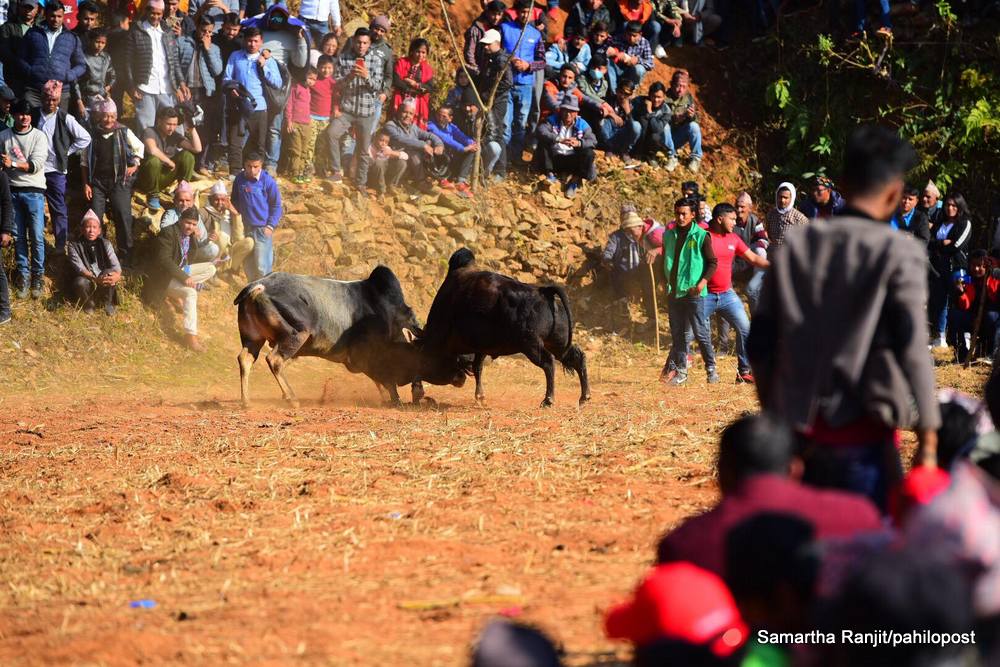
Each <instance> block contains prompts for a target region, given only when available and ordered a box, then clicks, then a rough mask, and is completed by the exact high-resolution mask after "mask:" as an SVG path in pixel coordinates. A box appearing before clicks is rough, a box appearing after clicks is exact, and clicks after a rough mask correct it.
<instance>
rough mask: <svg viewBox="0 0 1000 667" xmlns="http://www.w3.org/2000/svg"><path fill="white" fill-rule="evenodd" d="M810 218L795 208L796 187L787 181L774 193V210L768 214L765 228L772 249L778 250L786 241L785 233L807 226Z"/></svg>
mask: <svg viewBox="0 0 1000 667" xmlns="http://www.w3.org/2000/svg"><path fill="white" fill-rule="evenodd" d="M808 223H809V218H807V217H806V216H805V214H804V213H802V211H800V210H798V209H797V208H795V186H794V185H792V184H791V183H789V182H787V181H785V182H784V183H782V184H781V185H779V186H778V189H777V190H775V192H774V208H772V209H771V210H770V211H768V212H767V217H766V218H765V226H766V227H767V238H768V239H770V242H771V248H772V249H774V248H778V247H780V246H781V244H782V243H783V242H784V240H785V232H786V231H788V229H789V228H790V227H797V226H799V225H806V224H808Z"/></svg>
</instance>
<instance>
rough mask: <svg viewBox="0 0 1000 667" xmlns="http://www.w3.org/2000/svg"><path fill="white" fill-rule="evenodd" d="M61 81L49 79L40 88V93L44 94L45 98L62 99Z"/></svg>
mask: <svg viewBox="0 0 1000 667" xmlns="http://www.w3.org/2000/svg"><path fill="white" fill-rule="evenodd" d="M62 88H63V84H62V81H57V80H55V79H49V80H48V81H46V82H45V85H43V86H42V92H44V93H45V96H46V97H62Z"/></svg>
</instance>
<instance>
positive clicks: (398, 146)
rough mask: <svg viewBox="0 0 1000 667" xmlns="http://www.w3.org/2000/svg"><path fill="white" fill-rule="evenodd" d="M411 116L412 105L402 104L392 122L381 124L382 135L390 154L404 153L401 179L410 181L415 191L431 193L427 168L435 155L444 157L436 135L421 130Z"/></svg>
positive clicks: (412, 113)
mask: <svg viewBox="0 0 1000 667" xmlns="http://www.w3.org/2000/svg"><path fill="white" fill-rule="evenodd" d="M415 116H416V112H415V109H414V105H413V102H412V101H407V102H404V103H403V104H402V105H401V106H400V107H399V111H397V112H396V118H395V119H394V120H390V121H389V122H388V123H386V124H385V131H386V133H387V134H388V135H389V146H390V147H391V148H392V149H393V150H403V151H406V154H407V155H408V156H409V157H408V159H407V160H406V171H405V172H403V178H406V179H409V180H412V181H413V182H414V183H415V184H416V186H417V187H418V188H420V189H421V190H423V191H425V192H426V191H429V190H430V189H431V183H430V181H429V180H428V176H427V165H428V164H430V162H431V161H432V160H433V159H434V156H435V155H441V154H443V153H444V142H443V141H441V138H440V137H438V136H437V135H436V134H434V133H432V132H427V131H426V130H421V129H420V126H419V125H417V124H416V123H415V122H413V120H414V118H415Z"/></svg>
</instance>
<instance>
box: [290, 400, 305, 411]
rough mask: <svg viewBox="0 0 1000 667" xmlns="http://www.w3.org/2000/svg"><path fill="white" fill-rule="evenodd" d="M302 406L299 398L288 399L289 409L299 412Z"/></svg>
mask: <svg viewBox="0 0 1000 667" xmlns="http://www.w3.org/2000/svg"><path fill="white" fill-rule="evenodd" d="M301 406H302V404H301V403H299V399H297V398H290V399H288V407H290V408H292V409H293V410H298V409H299V408H300V407H301Z"/></svg>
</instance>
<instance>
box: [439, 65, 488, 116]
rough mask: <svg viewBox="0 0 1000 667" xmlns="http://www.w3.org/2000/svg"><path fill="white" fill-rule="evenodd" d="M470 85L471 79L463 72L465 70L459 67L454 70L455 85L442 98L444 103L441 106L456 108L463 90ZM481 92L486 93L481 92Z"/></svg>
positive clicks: (458, 105)
mask: <svg viewBox="0 0 1000 667" xmlns="http://www.w3.org/2000/svg"><path fill="white" fill-rule="evenodd" d="M471 85H472V80H471V79H469V75H468V74H466V73H465V70H464V69H462V68H461V67H459V68H458V69H457V70H455V85H454V86H452V87H451V88H450V89H449V90H448V95H447V96H446V97H445V98H444V104H442V105H441V106H445V107H451V108H452V109H457V108H459V107H460V106H462V98H463V96H464V95H465V91H467V90H470V88H471ZM482 94H484V95H485V94H487V93H486V92H483V93H482Z"/></svg>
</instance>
